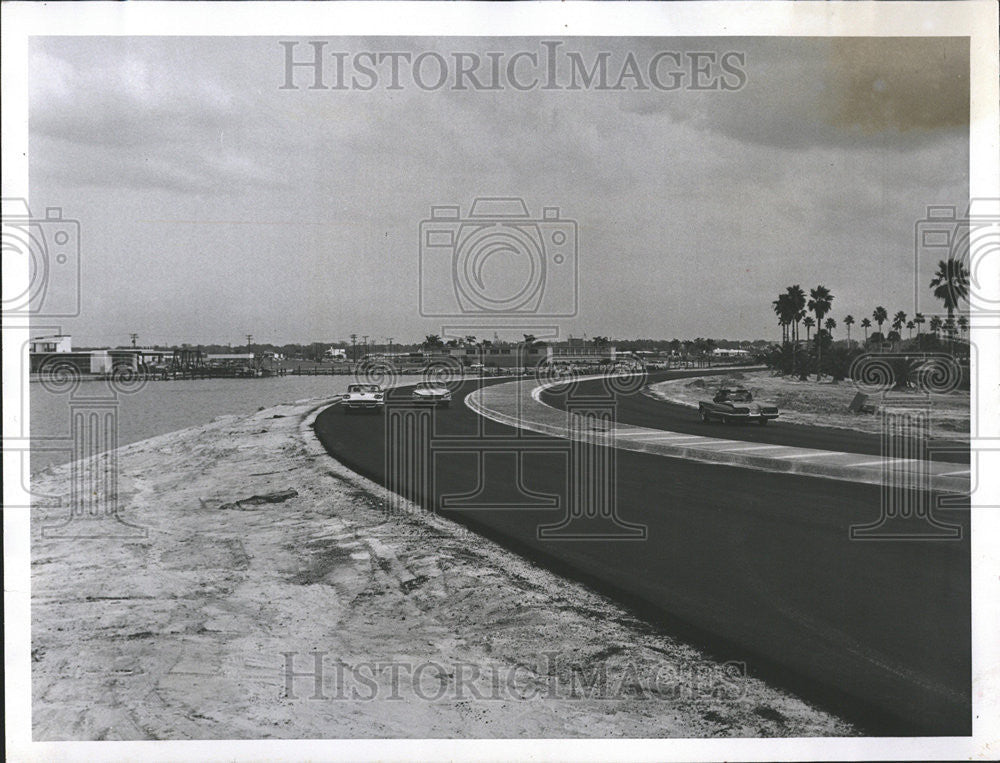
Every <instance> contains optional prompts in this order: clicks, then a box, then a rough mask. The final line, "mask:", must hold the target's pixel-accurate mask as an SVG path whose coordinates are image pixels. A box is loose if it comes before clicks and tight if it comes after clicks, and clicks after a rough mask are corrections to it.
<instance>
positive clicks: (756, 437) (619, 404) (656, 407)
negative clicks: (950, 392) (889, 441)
mask: <svg viewBox="0 0 1000 763" xmlns="http://www.w3.org/2000/svg"><path fill="white" fill-rule="evenodd" d="M715 373H717V374H725V373H727V371H721V370H720V371H716V372H715ZM677 376H678V374H677V373H676V372H670V371H665V372H660V373H653V374H650V375H649V382H650V383H656V382H659V381H664V380H666V379H672V378H677ZM602 388H606V387H605V385H603V382H602V381H601V380H595V381H585V382H579V383H578V384H577V388H576V389H575V390H574V391H573V394H579V395H588V394H590V395H592V394H594V393H596V392H599V391H601V390H602ZM711 394H712V393H711V392H709V393H707V394H706V399H711ZM566 398H567V395H566V393H565V392H560V393H555V392H549V391H546V392H543V393H542V396H541V399H542V401H543V402H544V403H547V404H548V405H551V406H553V407H555V408H560V409H562V410H565V408H566ZM614 400H615V415H616V417H617V419H618V421H619V422H620V423H622V424H634V425H636V426H643V427H650V428H652V429H665V430H667V431H669V432H681V433H683V434H697V435H705V436H707V437H724V438H726V439H729V440H746V441H748V442H759V443H766V444H768V445H793V446H795V447H799V448H819V449H822V450H833V451H838V452H841V453H864V454H869V455H874V456H878V455H881V454H882V443H881V439H880V437H879V435H877V434H868V433H866V432H856V431H852V430H849V429H837V428H834V427H813V426H806V425H804V424H790V423H788V422H786V421H782V420H781V418H780V416H779V418H778V419H777V420H775V421H772V422H771V423H769V424H768V425H767V426H766V427H762V426H758V425H756V424H723V423H721V422H718V421H714V420H713V421H712V423H711V424H706V423H705V422H703V421H702V420H701V417H700V416H699V415H698V412H697V411H696V410H694V409H693V408H688V407H687V406H683V405H678V404H676V403H668V402H666V401H664V400H657V399H655V398H652V397H649V396H648V395H643V394H639V393H636V394H618V395H615V398H614ZM929 448H930V453H929V456H930V458H931V460H934V461H953V462H955V463H962V464H968V463H969V446H968V443H961V442H956V441H953V440H943V439H932V440H931V441H930V443H929ZM935 449H940V450H935Z"/></svg>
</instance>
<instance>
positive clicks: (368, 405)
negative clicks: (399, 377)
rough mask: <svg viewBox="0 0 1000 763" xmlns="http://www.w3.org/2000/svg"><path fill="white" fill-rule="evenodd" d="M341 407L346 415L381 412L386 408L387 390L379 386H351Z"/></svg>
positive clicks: (348, 386)
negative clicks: (355, 412)
mask: <svg viewBox="0 0 1000 763" xmlns="http://www.w3.org/2000/svg"><path fill="white" fill-rule="evenodd" d="M341 405H343V406H344V413H351V412H353V411H380V410H382V409H383V408H385V390H383V389H382V387H380V386H379V385H378V384H349V385H347V394H346V395H344V399H343V401H342V402H341Z"/></svg>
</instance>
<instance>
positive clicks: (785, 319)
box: [771, 293, 795, 344]
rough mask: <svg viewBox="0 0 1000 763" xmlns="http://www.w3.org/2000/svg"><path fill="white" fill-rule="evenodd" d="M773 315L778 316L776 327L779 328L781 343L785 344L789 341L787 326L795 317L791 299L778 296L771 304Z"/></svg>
mask: <svg viewBox="0 0 1000 763" xmlns="http://www.w3.org/2000/svg"><path fill="white" fill-rule="evenodd" d="M771 306H772V307H773V308H774V314H775V315H777V316H778V325H779V326H781V342H782V344H787V343H788V341H789V326H790V325H791V323H792V319H793V318H794V315H795V308H794V306H793V305H792V301H791V298H790V297H789V295H788V294H787V293H786V294H779V295H778V298H777V299H776V300H774V302H772V303H771Z"/></svg>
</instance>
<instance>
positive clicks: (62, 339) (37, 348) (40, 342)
mask: <svg viewBox="0 0 1000 763" xmlns="http://www.w3.org/2000/svg"><path fill="white" fill-rule="evenodd" d="M31 351H32V352H73V337H71V336H70V335H69V334H53V335H52V336H39V337H35V338H34V339H32V340H31Z"/></svg>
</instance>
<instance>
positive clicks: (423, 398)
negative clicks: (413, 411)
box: [410, 381, 451, 408]
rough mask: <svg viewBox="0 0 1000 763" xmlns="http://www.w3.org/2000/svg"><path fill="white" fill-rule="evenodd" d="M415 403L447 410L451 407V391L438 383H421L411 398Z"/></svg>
mask: <svg viewBox="0 0 1000 763" xmlns="http://www.w3.org/2000/svg"><path fill="white" fill-rule="evenodd" d="M410 397H411V399H412V400H413V402H415V403H427V404H428V405H438V406H441V407H442V408H447V407H448V406H449V405H451V390H449V389H448V388H447V387H446V386H444V385H443V384H437V383H436V382H429V381H425V382H420V384H418V385H417V386H416V388H415V389H414V390H413V394H412V395H411V396H410Z"/></svg>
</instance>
